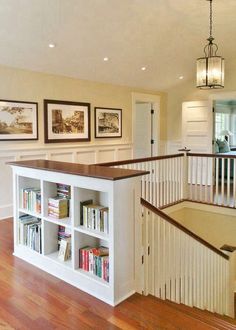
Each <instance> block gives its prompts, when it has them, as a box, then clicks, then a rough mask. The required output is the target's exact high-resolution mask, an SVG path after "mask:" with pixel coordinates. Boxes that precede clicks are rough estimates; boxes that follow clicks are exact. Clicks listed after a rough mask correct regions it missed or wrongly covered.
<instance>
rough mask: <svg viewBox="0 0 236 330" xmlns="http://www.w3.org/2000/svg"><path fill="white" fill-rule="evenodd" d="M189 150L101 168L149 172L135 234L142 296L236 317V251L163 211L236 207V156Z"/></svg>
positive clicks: (114, 163) (138, 279)
mask: <svg viewBox="0 0 236 330" xmlns="http://www.w3.org/2000/svg"><path fill="white" fill-rule="evenodd" d="M184 151H185V154H183V153H182V154H175V155H166V156H159V157H151V158H142V159H141V158H140V159H132V160H125V161H119V162H112V163H103V164H99V165H100V166H108V167H118V168H128V169H136V170H146V171H148V172H149V174H147V175H146V176H143V177H142V181H141V186H140V190H141V191H139V192H138V193H140V195H141V204H142V219H141V220H140V221H139V222H137V226H136V234H135V235H136V247H135V252H136V266H135V267H136V268H135V273H136V274H138V276H137V279H136V292H139V293H143V294H144V295H146V296H147V295H153V296H155V297H156V298H158V299H161V300H165V301H171V302H172V303H177V304H178V306H179V307H178V308H180V307H181V306H184V305H185V306H188V307H186V308H193V312H194V313H195V312H196V311H198V310H200V309H201V310H202V311H205V310H207V311H209V312H210V313H212V314H210V315H211V316H212V315H214V314H213V313H218V314H220V315H228V316H231V317H234V314H235V313H234V312H235V306H234V290H235V287H234V285H235V284H234V281H235V276H236V274H235V265H236V251H234V252H232V253H231V254H230V256H228V255H226V254H225V253H223V252H222V251H220V250H218V249H216V248H215V247H214V246H213V245H211V244H210V243H209V242H208V241H206V240H203V239H202V238H201V237H199V236H197V235H196V234H195V233H193V232H191V231H190V230H188V229H187V228H186V227H184V226H182V225H180V224H179V223H177V222H176V221H175V220H174V219H173V218H171V217H170V216H167V215H166V214H165V213H164V212H163V211H162V209H163V208H165V207H168V206H171V205H174V204H177V203H180V202H182V201H186V200H188V201H194V202H198V203H205V204H211V205H220V206H225V207H231V208H234V209H236V156H235V157H234V159H233V161H232V160H231V159H230V158H229V157H226V158H225V156H222V157H221V156H219V157H220V158H219V157H218V156H216V155H208V154H190V153H187V151H186V150H184ZM226 163H227V177H226V179H225V180H224V166H225V164H226ZM231 163H232V164H233V165H234V179H233V183H232V182H231V177H230V168H231V167H232V166H231V165H232V164H231ZM220 164H221V165H222V169H221V171H220V170H219V167H220ZM222 178H223V179H222ZM220 179H221V180H220ZM231 200H233V201H234V202H233V203H231ZM139 219H140V217H139ZM182 304H184V305H182ZM182 308H183V307H182ZM193 312H192V313H193ZM185 313H186V311H185ZM190 315H192V314H191V313H190ZM203 315H204V314H203ZM202 317H203V316H202V315H201V317H200V316H199V318H200V319H201V318H202ZM213 328H214V327H213ZM233 328H234V329H236V328H235V327H233ZM161 329H162V328H161ZM165 329H166V328H165ZM168 329H169V328H168ZM180 329H182V328H180ZM188 329H191V327H190V328H188ZM204 329H205V328H204ZM217 329H220V328H217ZM227 329H228V328H227Z"/></svg>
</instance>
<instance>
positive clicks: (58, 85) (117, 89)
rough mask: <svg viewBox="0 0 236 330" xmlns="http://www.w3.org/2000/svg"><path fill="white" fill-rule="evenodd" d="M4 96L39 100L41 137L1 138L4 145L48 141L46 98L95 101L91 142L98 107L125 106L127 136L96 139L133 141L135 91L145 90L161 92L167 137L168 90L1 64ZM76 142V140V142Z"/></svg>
mask: <svg viewBox="0 0 236 330" xmlns="http://www.w3.org/2000/svg"><path fill="white" fill-rule="evenodd" d="M0 77H1V83H0V99H8V100H19V101H20V100H22V101H35V102H38V103H39V141H38V142H35V141H31V142H30V141H29V142H20V141H17V142H13V141H11V142H1V141H0V148H1V146H4V147H8V146H10V147H12V146H14V147H16V146H19V147H22V146H24V147H26V146H27V145H28V146H30V147H32V146H35V148H37V147H38V146H39V145H40V146H42V144H44V133H43V132H44V128H43V99H55V100H66V101H81V102H89V103H91V142H87V143H85V142H83V146H86V144H91V143H93V142H94V141H95V140H94V107H95V106H101V107H111V108H112V107H116V108H122V109H123V112H122V115H123V136H122V138H121V139H112V140H108V139H96V143H100V144H107V143H118V142H119V143H120V142H132V126H131V125H132V98H131V93H132V92H141V93H147V94H154V95H160V96H161V116H160V117H161V123H160V127H161V139H162V140H165V139H166V94H165V93H158V92H155V91H149V90H142V89H135V88H131V87H124V86H115V85H110V84H102V83H97V82H90V81H85V80H79V79H72V78H68V77H62V76H56V75H50V74H44V73H39V72H32V71H26V70H21V69H14V68H9V67H3V66H0ZM74 145H75V144H73V146H74Z"/></svg>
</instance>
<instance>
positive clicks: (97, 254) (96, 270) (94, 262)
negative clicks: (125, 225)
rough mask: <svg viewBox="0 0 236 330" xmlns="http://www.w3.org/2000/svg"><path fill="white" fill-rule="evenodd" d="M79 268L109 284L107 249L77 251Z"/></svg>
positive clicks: (89, 247)
mask: <svg viewBox="0 0 236 330" xmlns="http://www.w3.org/2000/svg"><path fill="white" fill-rule="evenodd" d="M79 268H81V269H83V270H85V271H87V272H89V273H91V274H94V275H96V276H98V277H100V278H102V279H103V280H104V281H106V282H109V249H108V248H107V247H104V246H100V247H98V248H96V247H91V246H85V247H83V248H81V249H79Z"/></svg>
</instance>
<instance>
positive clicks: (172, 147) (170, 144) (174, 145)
mask: <svg viewBox="0 0 236 330" xmlns="http://www.w3.org/2000/svg"><path fill="white" fill-rule="evenodd" d="M181 148H183V146H182V141H181V140H172V141H171V140H169V141H167V146H166V154H167V155H170V154H176V153H178V152H179V151H178V150H179V149H181Z"/></svg>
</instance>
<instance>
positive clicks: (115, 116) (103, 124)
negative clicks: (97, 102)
mask: <svg viewBox="0 0 236 330" xmlns="http://www.w3.org/2000/svg"><path fill="white" fill-rule="evenodd" d="M94 116H95V118H94V125H95V138H120V137H122V109H117V108H102V107H95V108H94Z"/></svg>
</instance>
